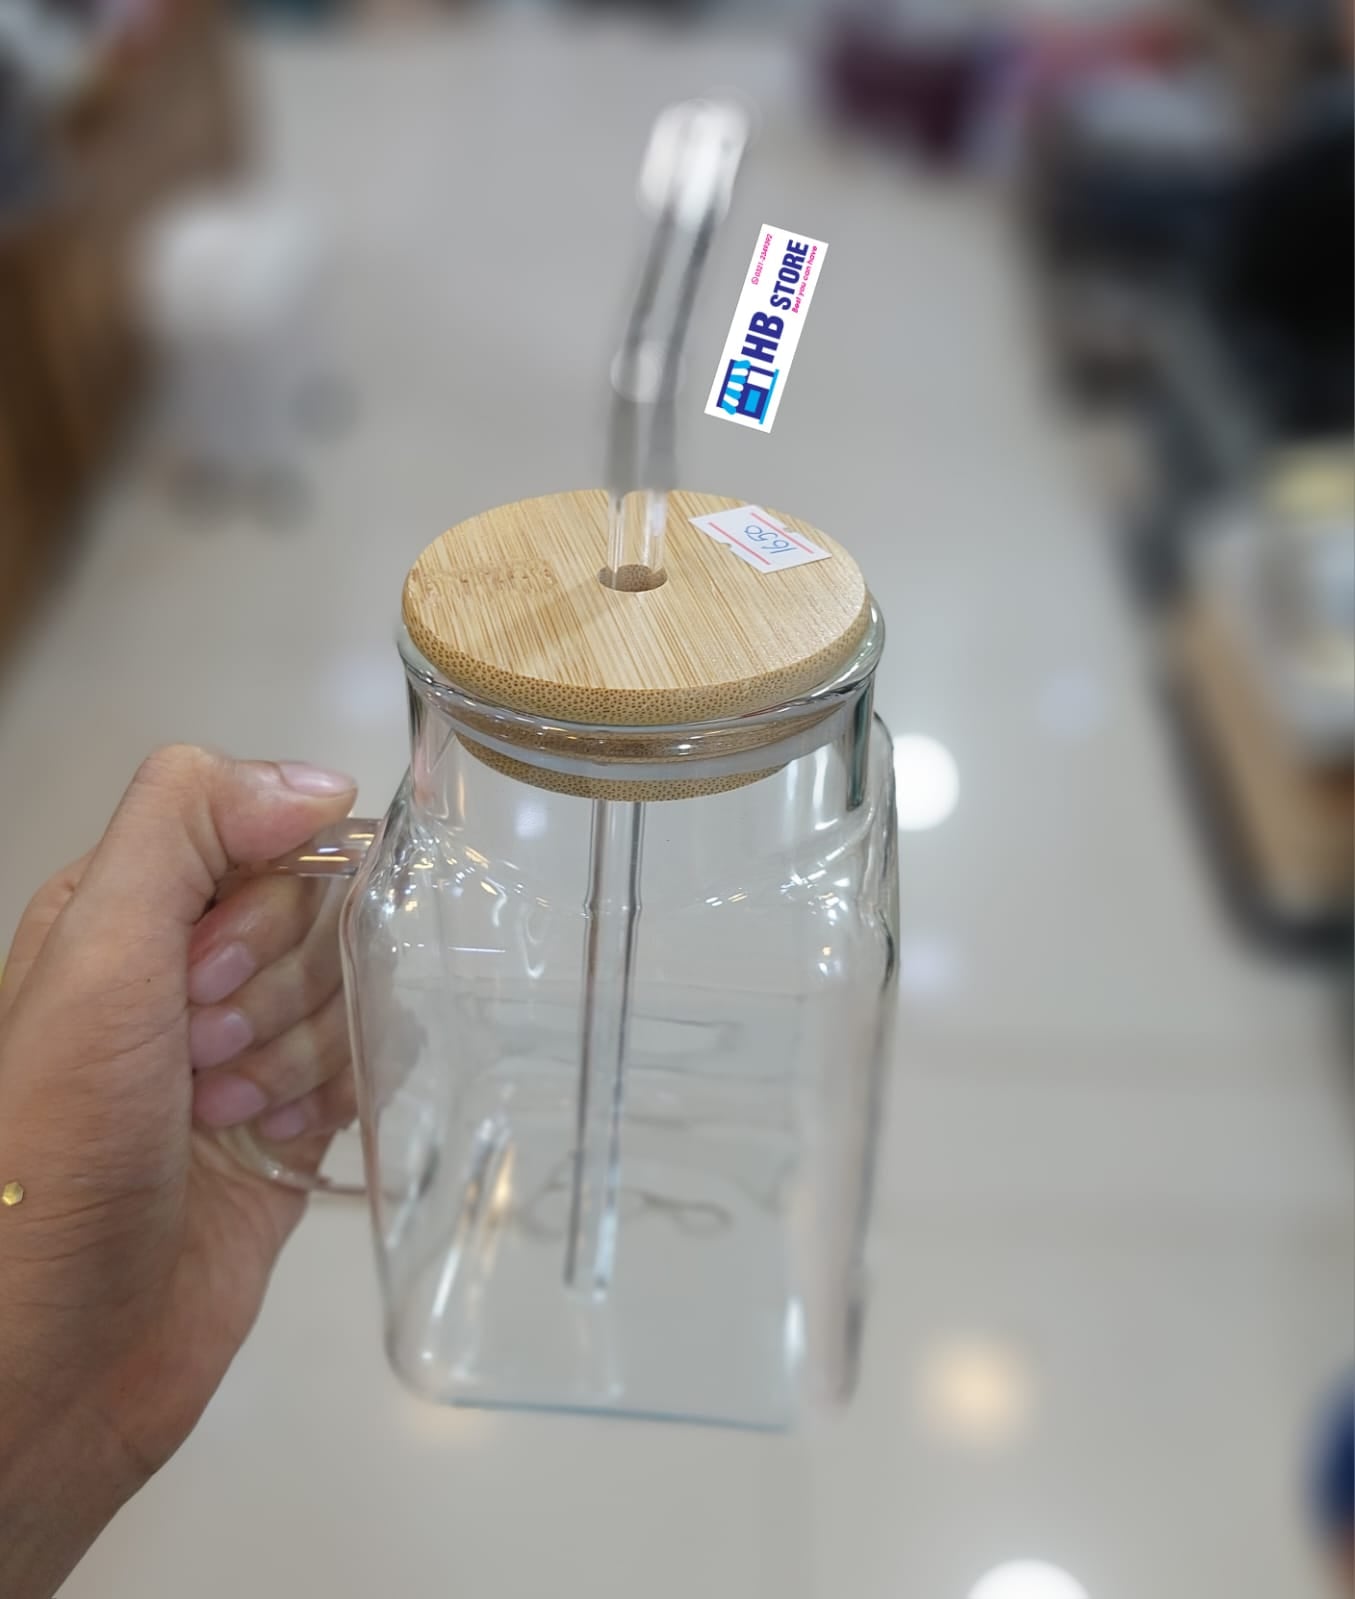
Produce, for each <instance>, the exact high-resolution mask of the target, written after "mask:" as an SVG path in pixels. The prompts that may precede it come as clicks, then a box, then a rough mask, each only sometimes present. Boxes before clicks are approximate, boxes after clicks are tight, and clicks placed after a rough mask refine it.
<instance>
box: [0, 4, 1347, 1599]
mask: <svg viewBox="0 0 1355 1599" xmlns="http://www.w3.org/2000/svg"><path fill="white" fill-rule="evenodd" d="M1349 22H1350V11H1349V8H1348V7H1347V6H1346V5H1345V4H1344V3H1342V0H1331V3H1330V4H1328V3H1324V0H1057V3H1055V0H875V3H868V0H855V3H846V0H843V3H828V0H781V3H777V0H737V3H735V0H730V3H727V4H720V3H717V0H705V3H702V0H650V3H648V4H640V3H636V0H631V3H628V4H623V3H621V0H612V3H607V0H572V3H564V0H561V3H558V4H548V3H545V0H540V3H535V4H527V3H517V4H512V3H508V0H498V3H494V0H480V3H478V4H471V3H469V0H253V3H252V4H244V5H242V4H229V3H226V0H0V808H2V809H3V813H4V815H5V818H6V848H5V850H4V852H3V854H2V855H0V933H3V934H4V936H5V937H8V933H9V930H10V929H11V928H12V926H13V924H14V923H15V921H16V920H17V918H18V916H19V914H20V912H21V909H22V907H23V904H24V902H25V900H26V898H27V896H28V895H29V893H31V892H32V890H33V889H34V888H35V887H36V886H37V884H38V882H39V881H40V880H41V879H42V878H43V877H44V876H46V875H47V874H49V873H50V872H51V871H53V870H55V869H56V868H57V867H58V866H59V865H60V864H61V863H62V862H64V861H65V860H67V859H69V858H71V857H74V856H76V855H78V854H80V853H81V852H82V851H83V850H85V849H86V848H87V847H88V846H89V844H90V843H91V842H92V841H93V839H94V838H95V837H96V836H97V834H98V832H99V830H100V829H101V827H102V825H103V823H104V822H105V821H106V819H107V817H108V815H109V813H110V811H111V809H112V807H113V805H114V804H115V802H116V799H117V797H118V795H119V794H120V793H121V791H122V788H123V787H124V785H125V784H126V782H127V780H128V779H129V778H130V776H131V774H132V772H133V770H134V769H135V767H136V765H137V763H138V761H139V759H140V758H141V757H142V756H143V755H144V754H145V753H146V752H147V751H148V750H149V749H151V748H152V747H153V746H154V745H156V744H158V743H162V742H165V741H167V740H171V739H186V740H191V741H193V742H198V743H206V744H213V745H217V746H220V747H224V748H228V749H230V750H232V751H233V752H236V753H239V754H248V755H271V756H279V757H303V758H309V759H313V760H316V761H320V762H324V763H328V764H332V765H336V766H339V767H344V768H347V769H349V770H351V771H353V772H354V773H356V774H357V775H358V776H359V777H360V779H361V785H362V793H361V798H360V802H359V809H360V810H362V811H365V812H369V813H378V812H379V811H380V810H382V809H384V806H385V804H386V802H387V799H388V798H389V795H390V793H391V792H392V791H393V789H394V787H395V784H396V782H397V780H398V777H399V774H400V771H401V769H402V766H403V764H404V760H405V750H404V721H403V718H404V712H403V699H402V685H401V674H400V670H399V665H398V662H397V659H396V656H395V652H394V650H393V648H392V643H391V641H392V634H393V626H394V621H395V617H396V614H397V606H398V595H399V590H400V584H401V581H402V578H403V575H404V572H405V570H406V569H407V567H408V566H409V564H410V563H411V561H412V560H413V559H414V557H415V556H416V555H417V554H418V552H419V551H420V550H421V549H422V548H423V546H424V545H425V544H426V543H428V542H429V541H430V540H431V539H432V538H433V537H434V536H435V535H436V534H437V533H438V532H439V531H441V529H443V528H444V527H445V526H447V525H449V524H451V523H453V522H455V521H458V520H460V519H462V518H463V517H465V516H468V515H470V514H472V513H473V512H475V511H478V510H481V509H483V508H485V507H488V506H491V505H494V504H497V503H500V502H503V501H507V500H512V499H517V498H521V497H524V496H528V495H533V494H540V493H546V492H549V491H551V490H555V489H561V488H568V487H581V486H586V485H589V484H593V483H596V482H598V481H599V480H600V478H601V474H602V457H603V421H604V417H605V402H606V374H607V370H608V364H609V359H610V356H611V353H612V351H613V350H614V349H615V347H616V343H617V341H618V338H619V335H620V332H621V329H622V324H623V321H624V315H625V311H626V309H627V305H628V300H629V296H630V294H631V293H632V292H633V288H634V274H635V271H636V268H637V265H638V256H639V252H640V249H641V246H642V244H643V239H644V229H643V224H642V222H641V219H640V215H639V212H638V210H637V207H636V205H635V198H634V189H635V179H636V175H637V172H638V167H639V161H640V156H641V153H642V150H643V147H644V142H645V139H646V136H647V132H648V129H649V126H650V124H651V123H652V121H653V118H654V116H655V115H656V114H657V113H658V111H659V110H661V109H662V107H663V106H664V105H665V104H667V103H669V102H670V101H673V100H675V99H681V98H687V97H689V96H692V95H699V94H706V93H715V92H733V93H736V94H738V95H740V96H741V97H743V98H744V99H745V100H746V101H747V102H748V103H749V104H750V105H752V106H753V107H755V108H756V112H757V116H758V119H759V131H758V135H757V139H756V142H755V145H754V147H753V150H752V153H751V156H750V158H749V160H748V162H747V163H746V164H745V168H744V173H743V177H742V179H741V184H740V188H739V190H738V193H737V195H736V200H735V205H734V209H733V212H732V213H731V217H730V219H729V221H728V223H727V224H726V226H725V229H724V232H723V234H722V236H721V238H720V240H719V241H718V243H717V245H716V248H715V252H714V255H713V257H712V261H711V265H710V267H709V270H708V273H707V278H706V285H705V290H704V294H703V299H702V303H701V304H700V306H699V308H698V312H697V317H696V321H695V324H694V328H693V334H692V338H691V343H690V347H689V361H690V364H691V366H692V367H693V368H694V370H693V371H691V372H690V381H689V383H688V385H687V388H686V391H685V402H684V407H683V413H682V416H681V428H682V434H681V453H680V462H681V478H682V481H683V483H684V485H685V486H687V487H690V488H694V489H699V490H705V491H709V492H715V493H725V494H730V495H734V496H737V497H738V498H740V499H742V500H745V501H752V502H757V503H762V504H765V505H768V506H771V507H774V508H780V509H782V510H784V511H787V512H792V513H794V514H797V515H799V516H802V517H806V518H808V519H809V520H810V521H812V522H814V523H815V524H817V525H818V526H820V527H822V528H824V529H826V530H827V531H829V532H831V533H832V534H833V535H834V536H836V537H837V538H839V539H841V540H842V541H844V542H845V543H846V544H847V545H848V546H849V547H850V548H851V549H852V550H853V552H854V553H855V554H856V555H857V557H858V558H859V559H860V561H861V563H862V565H863V566H864V568H865V570H866V573H867V577H868V579H869V580H870V582H871V585H872V587H873V589H874V590H875V592H876V594H877V596H878V598H879V600H880V601H881V604H882V606H883V609H884V611H885V614H886V616H887V618H888V622H889V626H890V630H891V643H890V648H889V651H888V654H887V657H886V661H885V664H884V667H883V668H882V672H881V680H880V687H879V694H878V702H877V703H878V705H879V708H880V710H881V712H882V714H883V715H884V716H885V718H886V719H887V720H888V721H889V722H890V724H891V726H892V728H893V731H894V733H895V735H896V737H897V738H898V740H899V746H898V748H899V754H898V762H897V765H898V776H899V782H900V810H901V822H902V826H903V830H904V831H903V835H902V838H901V841H900V842H901V862H902V877H903V933H902V939H901V946H900V963H901V977H902V985H901V988H902V992H901V1025H900V1027H899V1031H898V1042H897V1046H896V1051H897V1061H896V1066H895V1071H894V1074H893V1083H892V1089H891V1095H892V1097H891V1101H890V1107H889V1119H888V1125H887V1127H886V1130H885V1139H884V1159H883V1162H882V1167H881V1172H880V1180H879V1194H878V1202H877V1207H876V1223H875V1229H874V1238H873V1256H874V1280H875V1297H874V1303H873V1308H872V1314H871V1320H870V1324H869V1328H868V1332H867V1343H866V1357H865V1372H864V1377H863V1383H862V1390H861V1392H860V1394H859V1396H858V1398H857V1401H856V1404H855V1406H854V1407H853V1409H852V1410H851V1411H850V1412H849V1413H848V1414H847V1415H846V1416H845V1417H842V1418H840V1419H839V1421H838V1422H837V1423H835V1424H834V1425H833V1426H832V1427H827V1428H825V1429H824V1430H823V1432H822V1433H820V1434H816V1435H815V1436H813V1437H810V1438H806V1439H798V1440H769V1439H756V1438H745V1437H739V1436H733V1435H721V1434H714V1433H704V1432H698V1431H682V1430H680V1429H677V1430H665V1429H663V1428H646V1427H642V1426H633V1425H631V1424H618V1423H607V1422H590V1421H583V1420H578V1421H575V1420H568V1421H566V1420H561V1419H554V1420H552V1419H550V1418H544V1419H542V1418H537V1419H533V1418H527V1417H513V1416H498V1415H495V1416H487V1415H478V1416H477V1415H472V1414H455V1415H454V1414H451V1413H447V1414H445V1415H444V1414H442V1413H439V1412H435V1411H429V1410H424V1409H422V1408H420V1407H419V1406H417V1405H415V1404H414V1402H413V1401H410V1400H408V1399H407V1398H405V1397H404V1396H403V1395H401V1394H399V1393H397V1392H396V1391H395V1388H394V1385H393V1383H392V1382H391V1381H390V1379H389V1378H388V1377H387V1375H386V1373H385V1370H384V1366H383V1363H382V1360H381V1352H380V1347H379V1334H378V1330H377V1314H376V1295H375V1291H374V1285H373V1284H372V1283H371V1282H370V1269H369V1265H368V1258H367V1244H366V1238H365V1224H364V1221H363V1219H362V1218H361V1217H359V1216H357V1215H356V1214H350V1213H348V1212H344V1211H341V1210H336V1209H324V1208H320V1209H317V1210H316V1211H315V1213H314V1214H313V1215H312V1217H311V1218H310V1220H309V1221H308V1224H307V1227H306V1228H305V1229H303V1232H302V1234H301V1235H300V1236H299V1237H298V1239H297V1240H295V1242H294V1244H293V1245H292V1247H291V1248H290V1250H289V1253H288V1256H287V1258H286V1260H285V1262H284V1264H283V1267H282V1269H281V1271H280V1273H279V1276H278V1280H277V1282H276V1285H275V1290H274V1293H273V1296H272V1298H271V1300H270V1303H269V1306H268V1308H267V1310H266V1312H265V1316H264V1320H263V1322H262V1324H261V1326H260V1328H259V1330H258V1333H257V1335H256V1337H255V1339H254V1340H253V1342H252V1343H251V1345H250V1346H249V1348H248V1350H247V1351H246V1353H245V1355H244V1357H243V1358H242V1360H241V1362H240V1363H239V1365H238V1366H237V1368H236V1370H235V1372H234V1373H233V1374H232V1377H231V1379H230V1381H229V1382H228V1384H227V1387H226V1388H225V1389H224V1390H223V1392H222V1395H221V1396H220V1398H219V1400H218V1401H217V1403H216V1404H215V1405H214V1406H213V1408H212V1410H211V1411H210V1412H209V1415H208V1417H207V1419H206V1421H205V1422H204V1424H203V1427H202V1428H201V1430H200V1432H199V1433H198V1435H197V1436H196V1437H195V1438H194V1440H193V1441H192V1442H191V1443H190V1445H189V1446H188V1447H187V1448H186V1449H185V1450H184V1451H183V1453H182V1454H181V1456H180V1457H179V1458H178V1459H176V1461H175V1462H174V1463H173V1464H172V1465H171V1467H170V1468H169V1469H168V1470H167V1471H166V1472H165V1473H164V1474H163V1475H162V1476H161V1478H159V1479H157V1481H156V1482H155V1483H154V1484H153V1485H152V1487H151V1489H150V1490H148V1491H147V1492H146V1493H145V1494H144V1495H143V1496H142V1497H141V1498H140V1499H139V1500H138V1501H137V1502H136V1503H135V1504H134V1505H133V1506H132V1507H131V1508H130V1510H129V1511H128V1512H127V1513H126V1514H124V1516H123V1517H122V1518H120V1520H119V1521H118V1522H117V1523H116V1524H115V1526H114V1527H113V1529H111V1530H110V1532H109V1533H108V1534H107V1535H106V1537H105V1538H104V1540H103V1541H102V1542H101V1543H100V1545H99V1546H98V1547H97V1548H96V1550H95V1551H94V1553H93V1554H92V1555H91V1557H90V1558H89V1560H88V1561H87V1562H86V1563H85V1565H84V1566H83V1567H82V1568H81V1570H80V1572H78V1573H77V1574H76V1576H75V1577H74V1578H73V1579H72V1581H71V1583H70V1584H69V1586H68V1589H67V1592H68V1593H69V1594H72V1595H75V1596H77V1599H95V1596H98V1599H162V1596H164V1599H168V1596H170V1595H173V1596H175V1599H181V1596H183V1595H185V1594H190V1593H191V1594H192V1595H194V1599H215V1596H217V1595H221V1596H225V1595H231V1596H236V1595H238V1594H240V1593H241V1592H244V1591H246V1588H247V1587H248V1590H249V1591H251V1592H257V1593H259V1594H261V1595H273V1594H277V1595H282V1594H284V1593H288V1592H292V1591H293V1590H294V1589H299V1591H305V1592H308V1593H310V1592H313V1593H325V1592H328V1593H331V1594H334V1595H336V1596H339V1599H344V1596H348V1595H354V1596H356V1595H365V1594H367V1593H369V1592H371V1591H373V1590H374V1589H376V1588H379V1587H384V1588H385V1590H386V1591H388V1592H391V1593H393V1594H399V1595H401V1596H410V1599H422V1596H425V1595H427V1596H430V1599H431V1596H432V1595H434V1594H437V1595H444V1594H446V1593H447V1592H451V1591H466V1592H470V1591H478V1592H487V1593H493V1594H504V1595H517V1594H529V1593H538V1592H543V1591H546V1588H547V1585H548V1584H549V1587H550V1591H552V1592H554V1593H560V1594H571V1595H572V1594H575V1593H577V1594H580V1595H583V1594H588V1595H589V1596H590V1599H611V1596H613V1595H615V1596H616V1599H621V1596H623V1595H624V1596H626V1599H631V1596H634V1595H638V1594H644V1595H646V1596H655V1599H668V1596H670V1595H671V1596H677V1595H684V1596H685V1595H688V1594H694V1593H698V1592H699V1593H703V1594H707V1595H711V1596H713V1599H724V1596H726V1595H728V1596H731V1599H732V1596H735V1595H738V1596H740V1599H743V1596H748V1595H777V1596H782V1595H794V1596H799V1599H808V1596H813V1599H824V1596H832V1599H838V1596H842V1595H851V1596H853V1599H877V1596H878V1599H924V1596H925V1599H952V1596H953V1599H1306V1596H1308V1595H1321V1594H1324V1593H1329V1592H1337V1593H1339V1592H1341V1591H1343V1585H1344V1589H1345V1590H1347V1591H1348V1590H1349V1589H1350V1588H1351V1584H1352V1582H1355V1558H1353V1557H1352V1541H1351V1540H1352V1531H1351V1523H1352V1503H1351V1498H1352V1491H1351V1486H1350V1470H1351V1467H1350V1447H1351V1445H1350V1416H1351V1404H1352V1392H1351V1387H1350V1369H1351V1361H1352V1337H1353V1336H1355V1333H1353V1325H1352V1324H1353V1321H1355V1309H1353V1304H1352V1301H1353V1299H1355V1295H1353V1293H1352V1290H1353V1288H1355V1281H1353V1277H1355V1266H1353V1264H1352V1253H1353V1249H1355V1197H1353V1195H1352V1161H1351V1139H1352V1123H1351V1054H1352V959H1351V926H1352V866H1353V865H1355V861H1353V860H1352V848H1353V845H1352V840H1353V838H1355V828H1353V827H1352V821H1353V817H1352V806H1353V805H1355V784H1353V782H1352V757H1353V756H1355V457H1353V456H1352V448H1351V433H1352V421H1353V420H1355V418H1353V416H1352V408H1353V406H1355V374H1353V373H1352V350H1353V348H1355V342H1353V339H1352V325H1351V317H1352V282H1353V281H1355V273H1353V272H1352V237H1353V235H1355V227H1353V223H1355V218H1353V217H1352V194H1353V193H1355V187H1353V176H1355V175H1353V172H1352V127H1351V119H1352V85H1351V64H1352V54H1351V33H1350V27H1349ZM764 221H767V222H772V223H775V224H777V225H780V226H786V227H790V228H792V229H795V230H799V231H802V232H804V233H807V234H809V235H812V236H814V237H817V238H820V239H825V240H827V241H828V242H829V244H830V246H831V253H830V255H829V257H828V260H827V265H826V267H825V271H824V278H823V281H822V283H821V285H820V289H819V292H818V294H817V296H816V299H815V303H814V315H813V318H812V321H811V324H810V326H809V327H808V329H807V331H806V335H805V338H804V340H803V343H802V345H801V347H800V352H799V359H798V362H797V364H796V368H795V372H794V374H793V378H792V380H791V381H790V382H789V389H788V392H787V394H786V396H785V399H784V403H783V405H782V408H781V411H780V415H779V419H778V421H777V425H776V430H775V433H774V434H772V435H770V436H768V437H752V436H750V433H749V432H748V431H747V430H744V429H739V428H730V427H726V426H724V425H723V424H721V423H719V422H716V421H713V420H710V419H707V418H705V417H703V416H702V415H701V409H702V405H703V403H704V395H705V392H706V386H707V385H708V383H709V380H710V376H711V373H712V372H713V370H714V363H715V361H716V359H717V356H718V353H719V350H720V346H721V342H722V339H723V335H724V332H725V329H726V327H727V325H728V320H729V317H730V315H731V313H732V309H733V306H734V302H735V299H736V298H737V291H738V285H739V282H740V278H741V273H742V272H743V269H744V265H745V263H746V261H747V258H748V254H749V251H750V249H751V246H752V242H753V239H754V236H755V233H756V229H757V227H758V225H759V223H762V222H764ZM242 1534H247V1535H248V1536H242Z"/></svg>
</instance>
